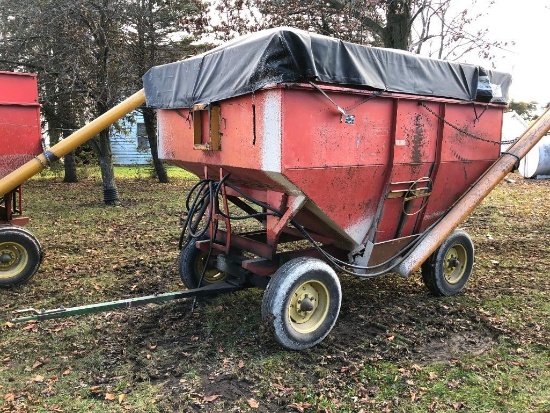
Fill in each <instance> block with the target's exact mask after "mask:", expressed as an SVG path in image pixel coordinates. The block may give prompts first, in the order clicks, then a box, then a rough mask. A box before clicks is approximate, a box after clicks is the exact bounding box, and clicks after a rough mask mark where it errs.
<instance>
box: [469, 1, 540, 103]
mask: <svg viewBox="0 0 550 413" xmlns="http://www.w3.org/2000/svg"><path fill="white" fill-rule="evenodd" d="M488 3H489V1H488V0H480V1H479V2H478V5H477V7H479V9H480V10H479V11H481V12H485V13H486V15H484V16H482V17H481V18H480V19H478V20H477V21H476V24H481V25H484V26H486V27H487V28H488V29H489V31H488V34H487V40H488V41H491V40H502V41H509V40H513V41H515V45H508V46H507V47H506V49H507V50H498V53H497V54H498V55H499V57H497V59H495V62H494V63H495V69H496V70H500V71H504V72H509V73H511V74H512V77H513V81H512V87H511V89H510V95H511V98H512V99H514V100H515V101H523V102H532V101H535V102H538V103H539V104H541V105H546V104H547V103H549V102H550V44H549V43H548V42H549V40H550V36H549V34H550V0H522V1H517V0H496V1H495V3H494V4H493V5H492V6H491V7H490V8H487V9H484V6H486V5H487V4H488ZM468 63H479V64H481V65H483V62H482V61H476V62H474V61H471V59H468ZM486 66H487V67H489V68H490V64H487V65H486Z"/></svg>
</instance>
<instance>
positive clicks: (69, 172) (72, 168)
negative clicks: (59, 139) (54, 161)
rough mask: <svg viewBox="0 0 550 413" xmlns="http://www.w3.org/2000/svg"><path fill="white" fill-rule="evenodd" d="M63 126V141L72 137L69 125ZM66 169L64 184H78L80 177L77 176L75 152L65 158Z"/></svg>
mask: <svg viewBox="0 0 550 413" xmlns="http://www.w3.org/2000/svg"><path fill="white" fill-rule="evenodd" d="M61 124H62V125H63V129H62V135H63V139H65V138H67V137H69V136H70V130H69V128H68V125H67V124H65V123H63V122H62V123H61ZM63 163H64V168H65V176H64V177H63V182H68V183H75V182H78V177H77V175H76V161H75V156H74V151H73V152H69V153H68V154H67V155H65V157H64V158H63Z"/></svg>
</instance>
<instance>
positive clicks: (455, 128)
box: [418, 102, 517, 145]
mask: <svg viewBox="0 0 550 413" xmlns="http://www.w3.org/2000/svg"><path fill="white" fill-rule="evenodd" d="M418 104H419V105H420V106H422V107H423V108H424V109H426V110H427V111H428V112H430V113H431V114H432V115H434V116H435V117H436V118H437V119H439V120H440V121H442V122H443V123H444V124H445V125H448V126H450V127H451V128H453V129H454V130H456V131H458V132H460V133H462V134H464V135H466V136H468V137H469V138H472V139H476V140H478V141H482V142H487V143H492V144H493V145H507V144H511V143H514V142H515V141H517V138H516V139H513V140H509V141H501V142H495V141H491V140H489V139H484V138H480V137H479V136H476V135H474V134H472V133H470V132H468V131H466V130H464V129H460V128H459V127H458V126H456V125H453V124H452V123H451V122H449V121H447V120H445V119H444V118H442V117H441V116H439V115H438V114H437V113H435V112H434V111H433V110H431V109H430V108H429V107H428V106H426V105H425V104H424V103H423V102H418Z"/></svg>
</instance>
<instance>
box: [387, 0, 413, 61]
mask: <svg viewBox="0 0 550 413" xmlns="http://www.w3.org/2000/svg"><path fill="white" fill-rule="evenodd" d="M410 35H411V7H410V0H397V1H390V2H387V10H386V27H384V38H383V40H384V47H389V48H392V49H401V50H407V48H408V46H409V38H410Z"/></svg>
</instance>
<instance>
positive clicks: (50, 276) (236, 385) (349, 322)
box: [0, 168, 550, 413]
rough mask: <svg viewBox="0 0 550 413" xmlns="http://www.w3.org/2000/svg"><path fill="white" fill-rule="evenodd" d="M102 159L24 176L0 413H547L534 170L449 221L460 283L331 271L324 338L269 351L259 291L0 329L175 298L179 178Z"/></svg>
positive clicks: (547, 239) (543, 280)
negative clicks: (41, 314) (107, 165)
mask: <svg viewBox="0 0 550 413" xmlns="http://www.w3.org/2000/svg"><path fill="white" fill-rule="evenodd" d="M169 175H170V176H171V182H170V183H169V184H159V183H157V182H155V181H154V180H153V179H151V178H150V174H149V171H148V169H147V168H117V169H116V177H117V185H118V190H119V193H120V197H121V205H120V206H117V207H106V206H104V205H103V204H102V186H101V181H100V179H99V176H98V172H97V170H95V169H94V168H90V169H89V170H87V171H85V173H82V176H83V178H84V179H82V180H81V182H79V183H77V184H65V183H62V182H61V178H60V177H58V176H55V175H51V174H50V175H43V176H39V177H37V178H34V179H32V180H30V181H29V182H28V183H27V184H25V186H24V200H25V210H26V214H28V215H29V216H30V217H31V218H32V220H31V222H30V224H29V225H28V226H27V228H28V229H29V230H31V231H32V232H33V233H34V234H35V235H36V236H37V238H38V239H39V240H40V242H41V243H42V246H43V248H44V250H45V254H46V255H45V259H44V262H43V263H42V266H41V269H40V270H39V272H38V274H37V275H36V276H35V277H34V278H33V279H32V280H31V281H30V282H29V283H28V284H26V285H23V286H20V287H16V288H13V289H11V290H0V334H1V339H0V412H126V411H130V412H167V411H181V412H249V411H250V412H476V413H478V412H487V413H488V412H520V413H526V412H539V413H543V412H549V411H550V390H549V389H550V351H549V350H550V349H549V342H550V322H549V318H550V317H549V315H550V301H549V292H550V277H549V276H548V259H549V257H550V225H549V224H550V206H549V200H550V181H548V180H547V181H532V180H523V179H522V178H521V177H519V176H518V175H510V178H511V179H509V180H508V181H505V182H503V183H501V184H500V185H499V186H498V187H497V188H496V189H495V190H494V191H493V192H492V194H491V195H490V196H489V197H488V198H487V199H486V200H485V201H484V202H483V204H482V205H481V206H480V207H479V208H478V209H477V210H476V211H475V212H474V214H473V215H472V216H471V217H470V218H469V219H468V220H467V221H466V222H465V223H464V225H463V226H462V227H463V228H464V229H465V230H467V231H468V232H469V233H470V235H471V236H472V238H473V240H474V244H475V247H476V263H475V266H474V273H473V275H472V278H471V279H470V282H469V283H468V285H467V287H466V289H465V291H464V292H463V293H462V294H460V295H458V296H455V297H450V298H434V297H432V296H430V295H429V294H428V292H427V290H426V289H425V288H424V286H423V285H422V282H421V279H420V276H419V275H417V276H414V277H411V278H408V279H403V278H400V277H399V276H397V275H395V274H389V275H386V276H382V277H379V278H376V279H372V280H367V281H361V280H357V279H354V278H352V277H349V276H344V275H342V277H341V281H342V290H343V302H342V309H341V313H340V317H339V319H338V322H337V324H336V327H335V328H334V329H333V331H332V332H331V334H330V335H329V336H328V337H327V339H325V340H324V341H323V342H322V343H321V344H320V345H318V346H316V347H314V348H313V349H310V350H306V351H302V352H292V351H287V350H284V349H282V348H281V347H280V346H279V345H277V344H276V343H275V341H274V340H273V339H272V338H271V335H270V333H269V332H268V331H265V329H264V328H263V326H262V323H261V316H260V307H261V299H262V292H261V291H259V290H246V291H241V292H238V293H233V294H230V295H225V296H221V297H218V298H215V299H211V300H209V301H208V302H205V301H201V302H199V304H198V306H197V307H196V309H195V312H193V313H191V311H190V310H191V303H190V302H189V301H178V302H171V303H166V304H162V305H148V306H146V307H141V308H132V309H127V310H120V311H109V312H105V313H99V314H95V315H87V316H77V317H73V318H66V319H58V320H49V321H43V322H29V323H25V324H13V323H11V322H10V321H9V320H10V319H11V317H12V312H13V311H14V310H17V309H21V308H27V307H35V308H56V307H59V306H61V305H63V306H66V307H68V306H75V305H81V304H87V303H95V302H101V301H107V300H114V299H119V298H127V297H135V296H140V295H148V294H153V293H162V292H168V291H176V290H179V289H181V288H182V286H181V282H180V281H179V276H178V274H177V271H176V264H175V262H176V258H177V255H178V247H177V244H178V236H179V232H180V227H179V221H180V216H181V212H182V209H183V204H184V200H185V196H186V190H187V189H189V188H190V187H191V185H193V183H194V182H195V178H194V177H193V176H191V175H189V174H186V173H183V172H182V171H181V170H179V169H177V168H174V169H170V170H169Z"/></svg>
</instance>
